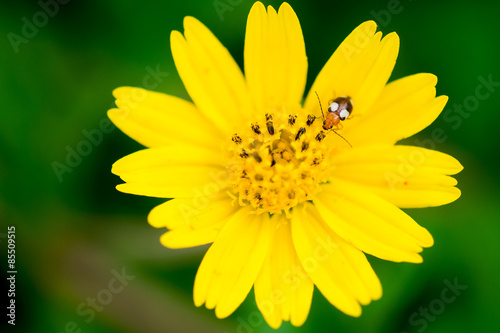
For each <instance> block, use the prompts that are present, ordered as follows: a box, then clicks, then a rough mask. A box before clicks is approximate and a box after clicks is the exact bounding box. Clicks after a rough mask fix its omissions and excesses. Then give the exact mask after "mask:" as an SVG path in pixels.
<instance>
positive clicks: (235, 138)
mask: <svg viewBox="0 0 500 333" xmlns="http://www.w3.org/2000/svg"><path fill="white" fill-rule="evenodd" d="M231 140H233V142H234V143H236V144H237V145H239V144H241V143H242V142H243V141H242V140H241V137H240V136H239V135H238V134H237V133H234V134H233V137H232V138H231Z"/></svg>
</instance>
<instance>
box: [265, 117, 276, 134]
mask: <svg viewBox="0 0 500 333" xmlns="http://www.w3.org/2000/svg"><path fill="white" fill-rule="evenodd" d="M266 126H267V131H268V132H269V134H271V135H274V126H273V116H272V115H270V114H266Z"/></svg>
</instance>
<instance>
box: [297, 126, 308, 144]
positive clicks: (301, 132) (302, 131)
mask: <svg viewBox="0 0 500 333" xmlns="http://www.w3.org/2000/svg"><path fill="white" fill-rule="evenodd" d="M305 132H306V129H305V128H304V127H301V128H299V131H298V132H297V135H296V136H295V141H297V140H298V139H300V137H301V136H302V134H304V133H305Z"/></svg>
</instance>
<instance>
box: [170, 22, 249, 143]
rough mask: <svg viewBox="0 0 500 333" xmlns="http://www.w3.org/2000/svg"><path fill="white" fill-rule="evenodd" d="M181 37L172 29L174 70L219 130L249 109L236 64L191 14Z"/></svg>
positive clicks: (227, 129)
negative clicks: (175, 69)
mask: <svg viewBox="0 0 500 333" xmlns="http://www.w3.org/2000/svg"><path fill="white" fill-rule="evenodd" d="M184 30H185V33H184V34H185V37H186V38H185V39H184V37H183V36H182V34H181V33H180V32H178V31H172V34H171V35H170V42H171V48H172V55H173V57H174V62H175V66H176V67H177V71H178V72H179V75H180V77H181V79H182V82H183V83H184V86H185V87H186V90H187V91H188V93H189V95H190V96H191V98H192V100H193V101H194V103H195V104H196V106H197V107H198V109H199V110H200V111H201V112H202V113H203V114H204V115H205V116H206V117H207V118H208V119H210V120H211V121H212V122H213V123H214V124H215V125H216V127H217V128H219V129H220V130H221V131H222V132H223V133H226V134H232V131H233V128H234V124H238V123H240V122H241V121H242V120H244V119H246V118H247V117H248V116H250V115H251V113H252V106H251V102H250V98H249V94H248V91H247V88H246V84H245V80H244V78H243V74H242V73H241V70H240V68H239V67H238V65H237V64H236V62H235V61H234V59H233V58H232V57H231V55H230V54H229V52H228V50H227V49H226V48H225V47H224V46H222V44H221V43H220V42H219V40H218V39H217V38H216V37H215V36H214V35H213V34H212V33H211V32H210V30H208V29H207V28H206V27H205V26H204V25H203V24H202V23H201V22H199V21H198V20H196V19H195V18H193V17H189V16H188V17H186V18H185V19H184Z"/></svg>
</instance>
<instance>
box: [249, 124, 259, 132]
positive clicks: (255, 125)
mask: <svg viewBox="0 0 500 333" xmlns="http://www.w3.org/2000/svg"><path fill="white" fill-rule="evenodd" d="M251 126H252V131H254V132H255V134H261V131H260V126H259V124H257V123H252V124H251Z"/></svg>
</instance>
